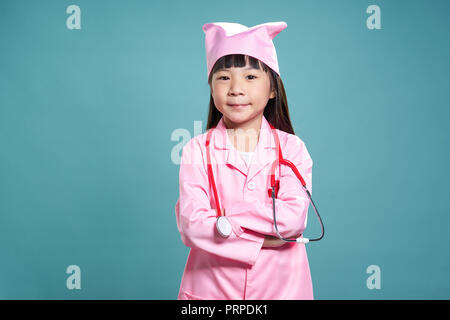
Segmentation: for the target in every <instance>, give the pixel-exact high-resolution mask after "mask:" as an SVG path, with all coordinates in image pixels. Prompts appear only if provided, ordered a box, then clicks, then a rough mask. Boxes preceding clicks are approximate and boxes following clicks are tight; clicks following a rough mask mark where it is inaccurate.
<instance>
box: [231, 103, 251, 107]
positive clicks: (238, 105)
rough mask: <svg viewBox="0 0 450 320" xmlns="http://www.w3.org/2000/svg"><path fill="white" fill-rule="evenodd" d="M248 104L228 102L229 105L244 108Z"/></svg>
mask: <svg viewBox="0 0 450 320" xmlns="http://www.w3.org/2000/svg"><path fill="white" fill-rule="evenodd" d="M248 105H250V104H249V103H247V104H229V106H230V107H234V108H244V107H247V106H248Z"/></svg>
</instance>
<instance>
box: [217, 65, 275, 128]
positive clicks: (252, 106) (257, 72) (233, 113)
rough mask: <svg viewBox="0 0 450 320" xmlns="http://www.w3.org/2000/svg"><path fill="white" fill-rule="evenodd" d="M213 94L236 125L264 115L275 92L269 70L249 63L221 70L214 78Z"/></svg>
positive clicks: (230, 122) (228, 119) (220, 106)
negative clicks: (257, 67) (271, 84)
mask: <svg viewBox="0 0 450 320" xmlns="http://www.w3.org/2000/svg"><path fill="white" fill-rule="evenodd" d="M211 95H212V97H213V99H214V104H215V105H216V108H217V109H218V110H219V111H220V112H221V113H222V114H223V116H224V118H225V119H227V122H228V124H229V125H231V126H232V127H236V126H245V124H246V123H250V122H251V120H254V119H257V118H258V117H259V116H262V114H263V113H264V108H265V107H266V105H267V101H269V99H271V98H274V97H275V91H270V78H269V75H268V74H267V73H265V72H264V71H263V70H262V69H254V68H252V67H251V66H249V65H247V66H245V67H243V68H235V67H231V68H229V69H219V70H217V71H216V72H215V73H214V74H213V77H212V81H211ZM255 129H256V128H255ZM257 129H259V128H257Z"/></svg>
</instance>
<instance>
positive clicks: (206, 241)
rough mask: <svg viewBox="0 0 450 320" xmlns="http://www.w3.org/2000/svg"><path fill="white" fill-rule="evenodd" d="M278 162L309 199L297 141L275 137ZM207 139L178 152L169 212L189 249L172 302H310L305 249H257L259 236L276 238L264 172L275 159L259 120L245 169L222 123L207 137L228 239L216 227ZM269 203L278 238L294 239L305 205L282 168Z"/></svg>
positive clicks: (306, 168) (307, 167)
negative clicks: (294, 169)
mask: <svg viewBox="0 0 450 320" xmlns="http://www.w3.org/2000/svg"><path fill="white" fill-rule="evenodd" d="M277 132H278V135H279V138H280V145H281V150H282V152H283V157H284V158H285V159H288V160H290V161H291V162H293V163H294V164H295V165H296V166H297V168H298V170H299V171H300V173H301V175H302V176H303V178H304V180H305V182H306V187H307V188H308V190H309V191H310V192H311V194H312V184H311V183H312V181H311V178H312V165H313V161H312V159H311V157H310V155H309V153H308V150H307V149H306V146H305V144H304V142H303V141H302V140H301V139H300V138H299V137H297V136H295V135H293V134H289V133H287V132H284V131H281V130H278V129H277ZM206 134H207V133H204V134H201V135H198V136H196V137H194V138H192V139H191V140H190V141H189V142H188V143H187V144H186V145H185V146H184V147H183V150H182V156H181V163H180V175H179V184H180V195H179V199H178V201H177V203H176V205H175V214H176V221H177V227H178V230H179V232H180V234H181V240H182V241H183V243H184V244H185V245H186V246H188V247H190V248H191V249H190V251H189V256H188V259H187V262H186V266H185V270H184V274H183V277H182V280H181V285H180V290H179V293H178V299H196V300H203V299H208V300H224V299H226V300H242V299H245V300H260V299H267V300H275V299H278V300H281V299H313V288H312V281H311V273H310V269H309V263H308V257H307V254H306V248H305V244H302V243H286V244H284V245H283V246H281V247H277V248H263V247H262V244H263V241H264V235H272V236H277V234H276V231H275V227H274V224H273V213H272V198H270V197H269V195H268V192H267V190H268V189H269V188H270V178H269V177H270V167H271V164H272V162H273V161H275V159H276V145H275V139H274V138H273V136H272V131H271V129H270V126H269V123H268V121H267V119H266V118H265V117H264V116H263V118H262V123H261V131H260V136H259V139H258V144H257V146H256V150H255V154H254V155H253V158H252V161H251V164H250V166H249V167H247V165H246V164H245V162H244V160H243V159H242V158H241V156H240V155H239V151H238V150H237V149H236V148H235V147H234V146H233V144H232V142H231V141H230V139H229V137H228V134H227V129H226V127H225V124H224V121H223V117H222V118H221V120H220V121H219V123H218V124H217V127H216V129H215V130H214V131H213V134H212V137H211V145H210V150H211V163H212V168H213V173H214V178H215V181H216V186H217V192H218V195H219V199H220V205H221V207H222V208H225V215H226V216H227V217H228V219H229V221H230V222H231V224H232V228H233V231H232V233H231V235H230V236H229V237H228V238H222V237H221V236H220V235H219V234H218V232H217V230H216V227H215V223H216V215H217V212H216V210H215V201H214V193H213V191H212V187H210V184H209V180H208V171H207V158H206V146H205V142H206ZM276 178H277V179H280V189H279V191H278V198H277V199H276V200H275V201H276V202H275V208H276V217H277V225H278V230H279V231H280V233H281V234H282V235H283V236H284V237H285V238H291V237H295V236H297V237H298V236H299V235H300V234H302V233H303V231H304V230H305V228H306V223H307V213H308V206H309V203H310V200H309V198H308V196H307V195H306V194H305V191H304V190H303V187H302V185H301V182H300V181H299V180H298V179H297V178H296V176H295V175H294V173H293V172H292V170H291V169H290V168H289V167H287V166H285V165H282V166H281V177H280V176H279V173H278V169H277V171H276Z"/></svg>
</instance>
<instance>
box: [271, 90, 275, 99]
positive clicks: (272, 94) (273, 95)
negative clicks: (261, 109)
mask: <svg viewBox="0 0 450 320" xmlns="http://www.w3.org/2000/svg"><path fill="white" fill-rule="evenodd" d="M275 97H276V92H275V90H272V91H271V92H270V96H269V99H273V98H275Z"/></svg>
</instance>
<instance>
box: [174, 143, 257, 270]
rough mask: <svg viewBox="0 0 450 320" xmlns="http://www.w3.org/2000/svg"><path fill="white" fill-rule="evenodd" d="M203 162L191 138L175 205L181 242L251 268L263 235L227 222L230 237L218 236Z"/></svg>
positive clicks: (186, 146) (182, 159) (182, 165)
mask: <svg viewBox="0 0 450 320" xmlns="http://www.w3.org/2000/svg"><path fill="white" fill-rule="evenodd" d="M205 163H206V162H205ZM205 163H204V162H203V154H202V152H201V148H200V145H199V142H198V140H197V139H194V138H193V139H191V140H190V141H189V142H188V143H187V144H186V145H185V146H184V147H183V150H182V156H181V161H180V174H179V185H180V196H179V199H178V201H177V203H176V205H175V214H176V220H177V227H178V230H179V232H180V234H181V240H182V241H183V243H184V244H185V245H186V246H188V247H190V248H197V249H201V250H204V251H206V252H209V253H211V254H215V255H218V256H221V257H225V258H228V259H231V260H235V261H240V262H243V263H246V264H250V265H254V264H255V262H256V259H257V257H258V255H259V252H260V250H261V248H262V245H263V242H264V235H260V234H256V233H255V232H251V231H246V230H243V229H242V228H240V227H239V226H237V225H236V224H234V223H232V222H231V221H230V222H231V224H232V233H231V235H230V236H229V237H228V238H223V237H222V236H220V235H219V233H218V232H217V230H216V225H215V224H216V210H215V209H212V208H211V205H210V200H209V196H208V193H209V192H208V191H209V188H210V187H209V181H208V175H207V171H206V168H207V167H206V165H205Z"/></svg>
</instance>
